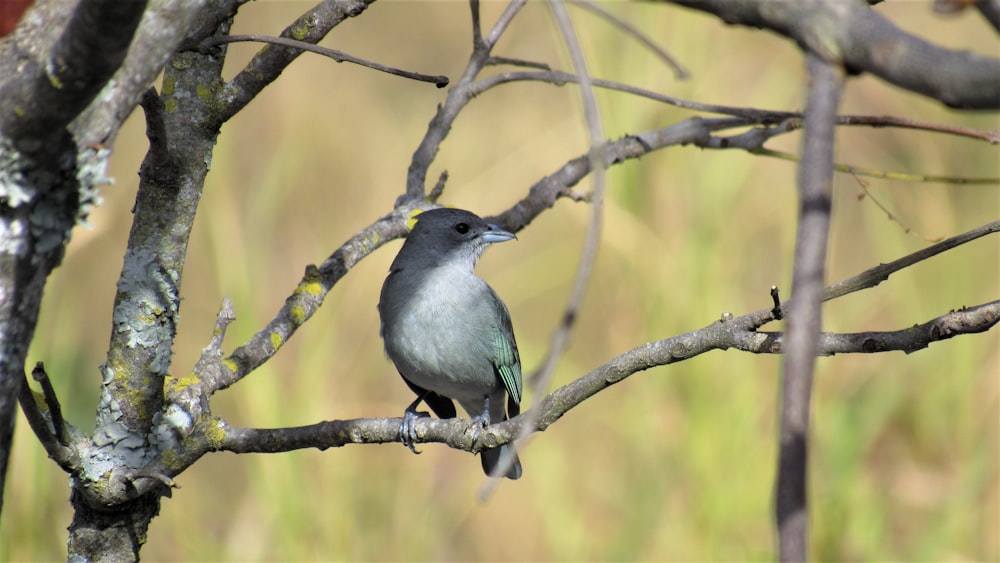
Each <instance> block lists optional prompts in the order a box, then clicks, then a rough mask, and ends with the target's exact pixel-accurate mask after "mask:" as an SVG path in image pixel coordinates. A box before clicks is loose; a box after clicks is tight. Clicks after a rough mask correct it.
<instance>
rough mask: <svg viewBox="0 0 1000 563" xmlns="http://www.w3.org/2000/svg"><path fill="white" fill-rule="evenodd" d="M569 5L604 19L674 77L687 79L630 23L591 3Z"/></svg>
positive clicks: (575, 1)
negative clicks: (631, 39) (658, 60)
mask: <svg viewBox="0 0 1000 563" xmlns="http://www.w3.org/2000/svg"><path fill="white" fill-rule="evenodd" d="M569 3H570V4H572V5H574V6H578V7H580V8H583V9H584V10H587V11H589V12H591V13H594V14H597V15H598V16H600V17H602V18H604V19H605V20H607V21H608V23H610V24H611V25H613V26H615V27H617V28H618V29H620V30H622V31H623V32H625V34H626V35H631V36H632V37H634V38H635V39H636V40H637V41H639V42H640V43H642V44H643V45H644V46H645V47H646V48H647V49H649V50H650V51H652V52H653V54H654V55H656V56H657V57H659V59H660V60H661V61H663V62H664V63H665V64H666V65H667V66H669V67H670V68H671V69H673V71H674V77H675V78H678V79H680V80H684V79H686V78H688V77H689V76H690V75H691V73H689V72H688V70H687V69H686V68H684V67H683V66H682V65H681V63H679V62H677V59H675V58H674V57H672V56H671V55H670V53H668V52H666V51H665V50H664V49H663V48H662V47H660V46H659V45H657V44H656V42H655V41H653V40H652V39H651V38H650V37H649V36H648V35H646V34H645V33H643V32H642V31H641V30H640V29H639V28H637V27H635V26H634V25H632V24H631V23H629V22H627V21H625V20H623V19H621V18H619V17H618V16H616V15H614V14H612V13H611V12H609V11H607V10H605V9H604V8H602V7H600V6H598V5H597V4H595V3H593V2H587V1H585V0H569Z"/></svg>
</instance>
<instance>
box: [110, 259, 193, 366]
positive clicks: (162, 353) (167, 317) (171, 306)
mask: <svg viewBox="0 0 1000 563" xmlns="http://www.w3.org/2000/svg"><path fill="white" fill-rule="evenodd" d="M118 289H119V291H121V292H122V294H123V299H122V300H121V301H120V302H119V303H118V305H117V306H116V307H115V311H114V315H113V317H112V318H113V321H114V324H115V330H116V331H117V332H119V333H125V334H127V337H128V339H127V345H128V346H129V347H130V348H134V347H137V346H140V347H143V348H151V349H153V351H154V354H153V356H154V357H153V360H152V362H150V365H149V369H150V371H152V372H153V373H159V374H166V373H167V369H168V368H169V367H170V356H171V344H172V342H173V339H174V334H175V331H176V327H177V317H178V303H179V302H180V300H179V296H178V288H177V274H176V272H172V271H168V270H167V269H165V268H163V267H162V266H161V264H160V261H159V260H158V259H157V257H156V255H155V254H154V253H153V252H151V251H149V250H145V249H142V248H139V249H129V250H128V251H127V252H126V253H125V260H124V265H123V267H122V275H121V278H120V279H119V280H118Z"/></svg>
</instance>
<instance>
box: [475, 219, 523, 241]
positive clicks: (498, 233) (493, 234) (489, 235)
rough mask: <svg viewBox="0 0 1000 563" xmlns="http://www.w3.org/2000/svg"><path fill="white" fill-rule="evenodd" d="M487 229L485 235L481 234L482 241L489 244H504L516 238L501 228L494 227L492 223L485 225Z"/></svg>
mask: <svg viewBox="0 0 1000 563" xmlns="http://www.w3.org/2000/svg"><path fill="white" fill-rule="evenodd" d="M486 226H487V227H488V228H487V230H486V232H485V233H483V240H485V241H486V242H487V243H489V244H493V243H494V242H504V241H508V240H511V239H516V238H517V236H516V235H515V234H514V233H512V232H510V231H506V230H504V229H502V228H501V227H499V226H497V225H494V224H492V223H490V224H488V225H486Z"/></svg>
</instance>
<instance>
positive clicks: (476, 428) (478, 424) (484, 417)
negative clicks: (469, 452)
mask: <svg viewBox="0 0 1000 563" xmlns="http://www.w3.org/2000/svg"><path fill="white" fill-rule="evenodd" d="M485 399H486V408H484V409H483V414H481V415H478V416H474V417H472V419H471V420H469V426H468V427H467V428H466V429H465V431H466V432H468V431H469V430H472V441H473V442H475V441H476V438H478V437H479V432H480V431H481V430H482V429H483V428H486V427H487V426H489V425H490V396H489V395H487V396H486V397H485Z"/></svg>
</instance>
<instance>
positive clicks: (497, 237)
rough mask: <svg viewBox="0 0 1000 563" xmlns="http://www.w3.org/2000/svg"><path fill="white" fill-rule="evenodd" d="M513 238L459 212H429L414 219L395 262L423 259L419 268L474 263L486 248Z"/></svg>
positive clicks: (474, 217)
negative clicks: (456, 261)
mask: <svg viewBox="0 0 1000 563" xmlns="http://www.w3.org/2000/svg"><path fill="white" fill-rule="evenodd" d="M513 238H516V237H515V236H514V233H511V232H510V231H506V230H504V229H502V228H500V227H498V226H496V225H491V224H489V223H487V222H486V221H483V220H482V218H480V217H479V216H478V215H476V214H474V213H470V212H468V211H465V210H463V209H451V208H441V209H432V210H430V211H424V212H423V213H421V214H420V215H418V216H417V224H416V225H414V227H413V230H412V231H410V234H409V235H407V237H406V242H404V243H403V248H402V249H400V251H399V255H398V256H397V257H396V261H397V262H399V261H411V260H413V261H418V262H422V263H423V262H424V261H425V260H426V261H427V262H426V263H423V264H422V265H428V266H430V265H433V264H441V263H442V262H444V261H446V259H451V258H453V257H454V258H458V259H465V258H466V257H467V258H468V259H469V260H471V262H472V263H473V264H474V263H475V261H476V259H478V258H479V256H480V255H481V254H482V253H483V250H485V249H486V247H487V246H488V245H490V244H491V243H494V242H503V241H507V240H511V239H513Z"/></svg>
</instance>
